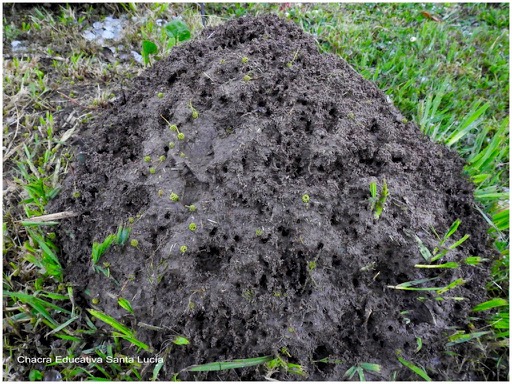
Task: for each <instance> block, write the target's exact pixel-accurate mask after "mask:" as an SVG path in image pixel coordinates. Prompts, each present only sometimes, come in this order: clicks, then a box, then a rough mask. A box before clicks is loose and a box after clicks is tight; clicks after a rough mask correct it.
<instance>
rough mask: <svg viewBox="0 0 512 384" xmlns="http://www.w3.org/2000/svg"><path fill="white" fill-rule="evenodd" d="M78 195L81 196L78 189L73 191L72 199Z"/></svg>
mask: <svg viewBox="0 0 512 384" xmlns="http://www.w3.org/2000/svg"><path fill="white" fill-rule="evenodd" d="M80 196H82V194H81V193H80V191H75V192H73V199H78V198H79V197H80Z"/></svg>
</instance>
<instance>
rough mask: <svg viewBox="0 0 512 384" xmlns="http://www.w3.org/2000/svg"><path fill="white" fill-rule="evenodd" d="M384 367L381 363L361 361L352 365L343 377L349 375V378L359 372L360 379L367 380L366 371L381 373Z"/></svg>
mask: <svg viewBox="0 0 512 384" xmlns="http://www.w3.org/2000/svg"><path fill="white" fill-rule="evenodd" d="M381 369H382V367H381V366H380V365H379V364H373V363H359V364H357V365H354V366H352V367H350V368H349V369H348V370H347V372H345V374H344V375H343V377H348V379H349V380H350V379H352V377H354V375H355V374H356V373H357V374H358V375H359V380H360V381H366V378H365V376H364V372H365V371H366V372H369V373H379V372H380V370H381Z"/></svg>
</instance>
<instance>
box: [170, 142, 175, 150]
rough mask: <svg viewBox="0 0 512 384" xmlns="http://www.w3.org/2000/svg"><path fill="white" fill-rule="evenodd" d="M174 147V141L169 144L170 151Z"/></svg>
mask: <svg viewBox="0 0 512 384" xmlns="http://www.w3.org/2000/svg"><path fill="white" fill-rule="evenodd" d="M175 146H176V144H175V143H174V141H171V142H169V148H170V149H174V147H175Z"/></svg>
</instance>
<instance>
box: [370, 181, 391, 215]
mask: <svg viewBox="0 0 512 384" xmlns="http://www.w3.org/2000/svg"><path fill="white" fill-rule="evenodd" d="M388 196H389V190H388V184H387V182H386V179H384V181H383V182H382V189H381V191H380V194H379V195H378V196H377V183H375V182H371V183H370V198H369V203H370V210H371V211H373V217H375V219H376V220H378V219H379V218H380V216H381V215H382V211H383V210H384V206H385V205H386V200H387V198H388Z"/></svg>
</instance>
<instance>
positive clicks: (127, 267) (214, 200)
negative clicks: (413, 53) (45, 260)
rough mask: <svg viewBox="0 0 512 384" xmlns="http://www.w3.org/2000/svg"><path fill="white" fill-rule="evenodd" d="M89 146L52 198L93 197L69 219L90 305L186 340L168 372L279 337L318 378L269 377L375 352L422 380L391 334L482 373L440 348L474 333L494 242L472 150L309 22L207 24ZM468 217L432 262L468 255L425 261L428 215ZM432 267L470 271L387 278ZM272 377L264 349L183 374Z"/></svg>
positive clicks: (95, 128)
mask: <svg viewBox="0 0 512 384" xmlns="http://www.w3.org/2000/svg"><path fill="white" fill-rule="evenodd" d="M170 125H176V128H177V130H172V129H171V128H170ZM179 133H180V134H183V135H184V139H183V140H180V139H179V138H178V134H179ZM77 153H79V154H78V155H77V161H76V169H75V170H74V172H73V173H72V174H70V176H69V177H68V178H67V180H66V181H65V183H64V189H63V192H62V193H61V195H60V198H59V200H58V201H57V202H56V203H54V204H53V206H52V211H54V212H56V211H59V210H73V211H75V212H78V213H79V214H80V215H79V216H78V217H76V218H74V219H71V220H67V221H66V222H63V223H62V225H61V227H60V232H59V235H60V240H61V246H62V249H63V256H62V257H63V259H64V263H65V265H66V273H67V276H68V279H69V280H70V281H71V282H73V283H75V284H77V285H78V286H80V287H81V288H82V289H83V291H85V290H86V289H87V290H88V293H89V296H86V295H85V294H84V296H83V297H84V302H83V305H84V306H90V305H91V304H90V299H91V297H95V296H98V297H99V298H100V304H99V305H98V308H99V309H101V310H103V311H104V312H106V313H108V314H110V315H112V316H114V317H117V318H119V319H122V321H123V322H125V323H126V324H128V325H131V326H133V327H134V328H135V329H137V331H138V337H139V338H140V339H141V340H143V341H145V342H147V343H149V344H150V345H151V346H153V347H154V348H155V350H156V351H160V350H163V349H165V348H166V347H167V346H169V345H172V344H170V343H169V340H172V337H173V336H174V335H183V336H186V337H187V338H189V339H190V342H191V343H190V345H189V346H187V347H185V348H172V349H171V350H170V352H169V353H168V355H167V358H166V365H165V369H166V375H167V376H166V377H167V378H169V377H170V376H169V375H170V374H171V373H173V372H178V371H179V370H181V369H183V368H185V367H187V366H189V365H192V364H202V363H207V362H213V361H222V360H231V359H240V358H249V357H256V356H263V355H271V354H280V355H281V356H282V357H283V358H284V359H286V360H288V361H289V362H293V363H297V364H300V365H301V366H302V367H303V369H304V371H305V372H306V376H298V375H294V374H293V373H291V372H288V373H287V372H284V370H281V371H279V372H277V373H274V374H273V375H272V377H273V378H278V379H304V378H307V379H313V380H327V379H328V380H340V379H342V377H343V374H344V373H345V371H346V370H347V369H348V368H349V367H351V366H353V365H357V364H359V363H363V362H369V363H376V364H380V365H381V366H382V371H381V372H380V373H376V374H371V373H370V374H368V373H367V377H369V378H373V379H389V378H390V376H391V372H392V371H394V370H396V371H399V374H398V378H399V379H413V380H414V379H417V378H418V377H417V376H414V374H412V372H411V371H409V370H407V369H406V368H404V367H403V366H402V365H401V364H400V363H399V362H398V360H397V356H396V351H397V350H400V351H402V355H403V356H404V357H405V358H406V359H408V360H411V361H414V362H416V363H417V364H419V365H422V366H423V367H425V368H426V369H427V372H428V373H429V375H430V376H431V377H432V378H433V379H438V380H444V379H451V380H455V379H458V380H469V379H474V378H475V377H476V376H475V373H474V372H471V371H470V370H467V369H466V370H459V368H460V366H459V365H457V364H458V362H457V361H458V360H457V359H456V358H454V357H448V355H447V354H446V352H445V350H446V346H445V345H446V343H447V338H446V337H447V336H448V335H450V334H452V333H454V332H455V330H456V329H460V330H467V325H468V324H467V323H468V322H469V320H468V316H469V313H470V312H469V310H470V308H471V307H472V306H473V305H475V304H477V303H478V302H481V301H483V300H485V289H484V284H483V282H484V281H485V280H486V278H487V272H486V268H485V267H484V266H482V265H478V266H470V265H467V264H466V263H464V260H465V259H466V258H467V257H468V256H476V255H478V256H482V257H492V253H491V251H490V248H487V244H488V239H487V236H486V228H485V224H484V223H483V221H482V219H481V217H480V216H479V215H478V213H477V212H476V211H475V210H474V208H473V199H472V187H471V185H470V183H469V182H468V181H467V180H466V179H465V178H464V177H463V176H462V166H463V162H462V160H461V159H460V158H459V157H458V156H457V155H456V154H455V153H453V152H451V151H449V150H448V149H446V148H444V147H442V146H439V145H436V144H434V143H432V142H430V141H429V140H428V139H427V138H426V137H424V136H423V135H422V134H421V133H420V132H419V130H418V127H417V126H416V125H414V124H412V123H408V122H407V121H406V120H405V119H404V117H403V116H402V115H401V114H400V113H399V112H398V111H397V110H396V109H395V108H394V107H393V106H392V105H391V104H389V103H388V102H387V101H386V97H385V95H384V94H383V93H382V92H381V91H380V90H378V89H377V88H376V87H375V85H373V84H372V83H370V82H368V81H366V80H364V79H363V78H362V77H361V76H360V75H358V74H357V73H356V72H355V71H354V70H353V69H352V68H351V67H350V66H349V65H348V64H347V63H346V62H345V61H343V60H341V59H339V58H337V57H335V56H332V55H325V54H320V53H319V51H318V49H317V47H316V45H315V42H314V40H313V38H312V37H310V36H308V35H306V34H305V33H303V32H302V31H301V30H300V29H299V28H298V27H296V26H295V25H293V24H291V23H287V22H285V21H283V20H280V19H278V18H277V17H271V16H265V17H261V18H243V19H238V20H234V21H231V22H228V23H226V24H225V25H223V26H221V27H219V28H215V29H206V30H205V31H204V32H203V34H202V36H201V37H200V38H199V39H197V40H195V41H192V42H190V43H187V44H184V45H182V46H180V47H178V48H176V49H174V50H173V53H172V54H171V56H170V57H169V58H167V59H165V60H162V61H160V62H158V63H156V64H155V65H154V66H153V67H152V68H151V69H149V70H148V71H146V72H145V73H144V74H143V75H142V76H141V77H139V78H137V79H136V80H135V82H134V84H133V88H132V90H131V91H129V92H127V93H126V95H125V96H123V95H121V96H120V101H119V103H118V104H117V105H115V106H113V107H112V108H111V109H110V110H109V111H108V112H107V113H105V114H103V115H101V116H98V118H96V119H95V121H94V122H92V123H91V124H90V126H89V127H88V129H87V130H86V131H85V132H83V135H82V137H81V143H80V146H79V147H78V148H77ZM147 156H150V158H151V159H150V160H149V159H148V158H147ZM148 160H149V161H148ZM372 182H376V183H377V185H378V188H377V189H378V191H377V194H378V195H379V193H380V194H381V195H382V193H381V192H379V191H381V189H382V187H383V185H384V182H386V183H387V186H388V188H389V197H388V198H387V199H386V203H385V209H384V211H383V213H382V215H381V217H380V218H379V219H375V217H374V212H373V211H372V209H371V208H369V198H370V192H369V185H370V183H372ZM77 192H78V193H77ZM171 194H174V195H173V197H174V199H171V198H170V197H171ZM73 195H74V196H75V197H73ZM78 195H80V196H79V197H77V196H78ZM305 195H307V196H305ZM308 197H309V201H308ZM377 197H378V196H377ZM173 200H176V201H173ZM192 205H193V206H194V207H195V208H196V209H195V210H194V209H193V207H192V208H191V206H192ZM130 218H133V219H130ZM456 219H460V220H461V222H462V223H461V225H460V227H459V229H458V231H457V232H456V233H455V234H454V235H453V236H452V237H450V240H449V241H448V242H447V244H448V245H449V244H452V243H453V242H454V241H455V240H458V239H459V238H461V237H462V235H464V234H466V233H467V234H469V235H470V238H469V239H468V240H467V241H466V242H464V243H463V244H462V245H460V246H459V247H457V248H455V249H454V250H450V251H449V252H448V253H447V254H446V256H445V257H444V258H443V259H442V261H440V262H437V264H439V263H441V262H447V261H452V262H458V263H459V264H460V266H459V267H458V268H454V269H433V270H431V269H421V268H416V267H415V265H416V264H428V263H427V262H426V261H425V259H424V258H423V257H422V254H421V253H420V247H419V243H418V240H417V238H418V239H421V242H422V243H423V244H424V246H425V247H426V248H428V249H430V250H433V249H434V248H435V247H436V246H437V245H438V244H439V240H438V239H437V238H436V236H435V234H434V232H433V231H432V228H434V229H435V230H437V231H438V232H439V233H440V234H441V235H442V234H444V233H445V232H446V231H447V229H448V228H449V227H450V225H451V224H452V223H453V222H454V221H455V220H456ZM192 223H194V224H195V225H196V228H195V230H193V229H194V226H193V225H192V226H191V224H192ZM120 224H123V225H127V226H130V227H131V228H132V232H131V236H130V239H131V240H137V241H138V245H137V247H133V246H130V245H129V242H128V244H127V245H125V246H115V247H113V248H112V249H111V250H110V251H109V252H108V253H107V254H106V255H105V256H103V258H102V260H101V262H103V261H104V262H108V263H109V265H110V267H109V268H110V273H111V276H112V278H107V277H106V276H105V275H103V274H101V273H96V272H94V271H93V270H92V268H91V260H90V258H91V257H90V254H91V245H92V243H93V241H102V240H103V239H104V238H105V237H106V236H107V235H108V234H111V233H115V232H116V230H117V227H118V225H120ZM415 236H417V238H416V237H415ZM182 246H186V251H185V249H184V248H182ZM425 278H434V279H435V280H432V281H429V282H426V283H424V284H423V285H422V286H427V285H429V286H438V287H443V286H446V285H447V284H449V283H451V282H453V281H455V280H456V279H464V281H465V283H464V284H463V285H459V286H456V287H455V288H453V289H451V290H449V291H448V292H446V293H444V294H441V295H437V294H436V293H432V292H425V291H420V292H416V291H402V290H397V289H393V288H390V287H389V286H396V285H397V284H400V283H404V282H408V281H413V280H418V279H425ZM116 297H124V298H127V299H128V300H130V301H131V304H132V306H133V309H134V311H135V316H131V315H127V313H126V312H125V311H124V310H122V309H121V308H119V306H118V305H117V301H116V299H115V298H116ZM441 297H442V298H444V299H443V300H441V299H439V298H441ZM450 297H451V298H453V297H462V298H464V300H462V301H458V300H453V299H450ZM436 298H437V299H436ZM85 300H87V301H85ZM139 322H142V323H146V324H151V325H154V326H156V327H160V328H159V329H160V330H151V329H148V328H147V327H140V326H138V324H139ZM155 329H156V328H155ZM417 338H421V340H422V344H423V347H422V348H421V350H420V351H419V352H417V353H416V352H415V350H416V349H417V346H418V344H417ZM283 348H285V349H286V350H285V349H283ZM286 351H287V352H286ZM453 351H455V352H456V353H458V354H460V355H461V356H462V357H463V356H464V354H465V353H467V351H466V350H465V349H463V348H461V347H458V348H455V347H454V348H453ZM326 358H327V359H326ZM319 360H322V362H319ZM461 360H463V358H461V359H459V361H461ZM266 374H268V371H267V370H266V369H265V368H264V367H261V366H260V367H256V368H246V369H240V370H231V371H221V372H214V373H210V374H197V373H183V374H182V375H181V378H183V379H189V380H190V379H205V378H208V379H223V380H228V379H232V380H238V379H245V380H254V379H258V380H262V379H263V378H264V377H265V375H266Z"/></svg>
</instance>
